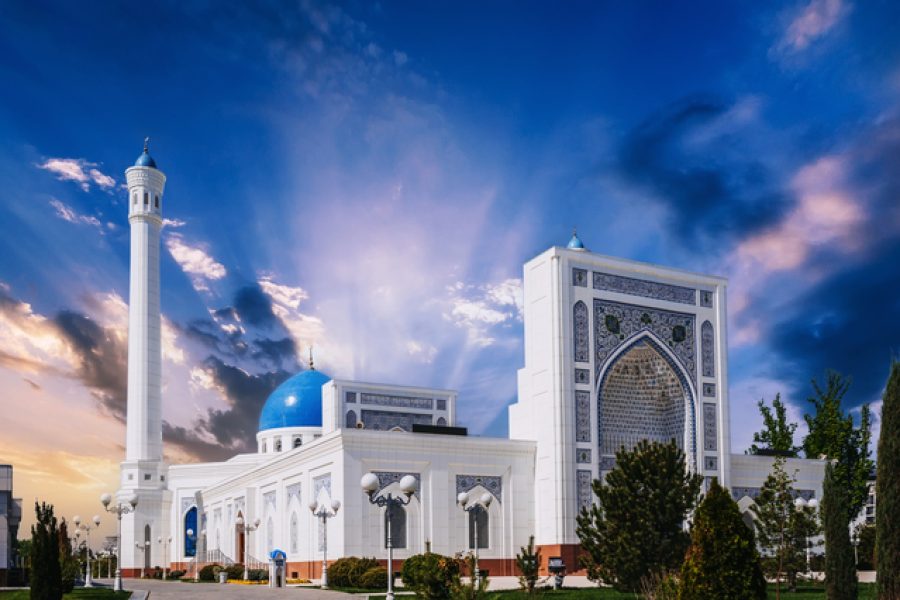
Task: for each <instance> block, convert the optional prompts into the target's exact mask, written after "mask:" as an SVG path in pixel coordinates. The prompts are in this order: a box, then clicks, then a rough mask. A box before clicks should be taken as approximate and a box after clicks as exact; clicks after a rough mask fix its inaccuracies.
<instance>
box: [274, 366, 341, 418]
mask: <svg viewBox="0 0 900 600" xmlns="http://www.w3.org/2000/svg"><path fill="white" fill-rule="evenodd" d="M329 381H331V377H329V376H328V375H325V374H324V373H322V372H321V371H317V370H315V369H309V370H306V371H301V372H299V373H297V374H296V375H294V376H293V377H291V378H289V379H288V380H287V381H285V382H284V383H282V384H281V385H279V386H278V387H277V388H275V391H274V392H272V394H271V395H270V396H269V398H268V399H267V400H266V403H265V405H264V406H263V409H262V412H261V413H260V414H259V430H260V431H265V430H266V429H277V428H279V427H321V426H322V386H323V385H324V384H326V383H328V382H329Z"/></svg>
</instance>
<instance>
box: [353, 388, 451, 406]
mask: <svg viewBox="0 0 900 600" xmlns="http://www.w3.org/2000/svg"><path fill="white" fill-rule="evenodd" d="M359 401H360V402H361V403H362V404H375V405H377V406H396V407H399V408H417V409H425V410H431V409H432V408H434V400H433V399H432V398H421V397H416V396H395V395H389V394H370V393H367V392H363V393H361V394H360V395H359Z"/></svg>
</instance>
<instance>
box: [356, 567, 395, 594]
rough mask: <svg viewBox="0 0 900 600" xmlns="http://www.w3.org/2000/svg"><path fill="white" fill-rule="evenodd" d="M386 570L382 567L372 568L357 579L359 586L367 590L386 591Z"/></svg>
mask: <svg viewBox="0 0 900 600" xmlns="http://www.w3.org/2000/svg"><path fill="white" fill-rule="evenodd" d="M387 578H388V575H387V569H385V568H384V567H372V568H371V569H369V570H368V571H366V572H365V573H363V574H362V577H360V578H359V586H358V587H361V588H364V589H367V590H386V589H387Z"/></svg>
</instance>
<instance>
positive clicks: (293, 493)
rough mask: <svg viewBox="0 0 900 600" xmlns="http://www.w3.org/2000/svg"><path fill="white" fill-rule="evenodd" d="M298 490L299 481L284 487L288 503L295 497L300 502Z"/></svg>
mask: <svg viewBox="0 0 900 600" xmlns="http://www.w3.org/2000/svg"><path fill="white" fill-rule="evenodd" d="M300 490H301V485H300V484H299V483H292V484H291V485H289V486H287V487H286V488H285V494H286V495H287V503H288V504H290V503H291V500H293V499H294V498H296V499H297V502H300Z"/></svg>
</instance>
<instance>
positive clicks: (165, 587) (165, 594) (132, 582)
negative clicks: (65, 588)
mask: <svg viewBox="0 0 900 600" xmlns="http://www.w3.org/2000/svg"><path fill="white" fill-rule="evenodd" d="M97 583H100V584H102V585H104V586H109V585H111V584H112V581H111V580H109V579H100V580H97ZM122 583H123V585H124V587H125V589H126V590H129V591H133V590H142V591H147V592H150V596H149V598H150V600H157V599H158V598H182V599H184V598H201V599H203V598H209V599H213V598H215V599H216V600H231V599H232V598H294V599H295V600H318V599H323V600H324V599H326V598H330V599H332V600H337V599H338V598H343V599H344V600H348V599H351V598H353V596H351V595H349V594H344V593H342V592H331V591H327V590H319V589H315V588H302V587H289V588H282V589H274V588H270V587H268V586H265V585H239V584H228V583H226V584H221V583H181V582H176V581H159V580H156V579H123V580H122Z"/></svg>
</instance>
